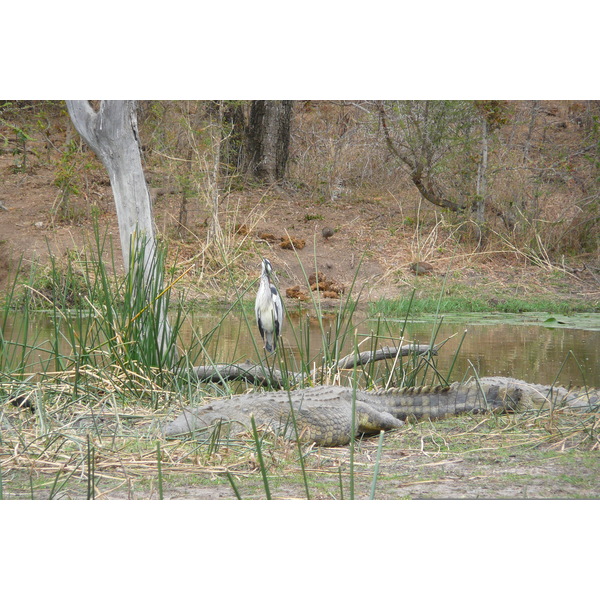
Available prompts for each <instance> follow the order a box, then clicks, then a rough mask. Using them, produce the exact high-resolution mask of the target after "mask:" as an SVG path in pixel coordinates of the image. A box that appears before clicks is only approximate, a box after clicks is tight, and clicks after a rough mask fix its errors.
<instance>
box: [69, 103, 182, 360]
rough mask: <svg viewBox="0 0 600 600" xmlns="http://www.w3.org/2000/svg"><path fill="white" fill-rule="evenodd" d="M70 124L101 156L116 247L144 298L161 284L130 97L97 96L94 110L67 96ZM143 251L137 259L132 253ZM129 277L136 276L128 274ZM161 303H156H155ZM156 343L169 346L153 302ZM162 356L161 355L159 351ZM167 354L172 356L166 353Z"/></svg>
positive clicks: (165, 324) (164, 348)
mask: <svg viewBox="0 0 600 600" xmlns="http://www.w3.org/2000/svg"><path fill="white" fill-rule="evenodd" d="M67 109H68V111H69V115H70V116H71V120H72V121H73V124H74V125H75V128H76V129H77V131H78V132H79V134H80V135H81V137H82V138H83V139H84V140H85V142H86V143H87V144H88V145H89V147H90V148H91V149H92V150H93V151H94V152H95V153H96V155H97V156H98V158H99V159H100V160H101V161H102V163H103V164H104V166H105V167H106V170H107V171H108V176H109V178H110V184H111V187H112V191H113V195H114V198H115V205H116V209H117V219H118V222H119V235H120V239H121V251H122V253H123V261H124V264H125V268H126V269H129V270H130V274H132V271H133V270H136V269H138V268H141V269H142V274H141V275H142V276H141V277H140V278H139V280H141V281H143V288H144V289H143V290H136V293H137V294H139V293H142V294H143V297H144V299H145V300H146V301H147V302H151V301H152V300H153V298H149V297H148V294H149V290H157V289H161V288H162V277H163V273H162V272H161V271H160V270H159V269H157V264H156V240H155V236H154V222H153V218H152V206H151V203H150V193H149V190H148V186H147V184H146V178H145V176H144V171H143V169H142V160H141V154H140V142H139V135H138V128H137V117H136V110H135V102H134V101H132V100H106V101H105V100H103V101H102V102H101V103H100V108H99V110H98V111H97V112H96V111H95V110H94V109H93V108H92V106H91V105H90V103H89V102H88V101H87V100H67ZM138 257H143V264H142V265H139V264H136V260H135V259H136V258H138ZM132 281H138V278H137V277H132ZM161 306H162V305H161ZM158 309H159V311H160V314H159V315H158V320H159V329H158V332H157V335H158V340H157V342H158V344H159V346H160V348H161V350H162V351H164V352H167V349H168V348H171V350H173V349H174V346H172V344H171V330H170V327H169V324H168V322H167V316H166V314H165V313H164V312H162V310H161V308H160V307H158ZM162 358H163V359H165V358H167V357H166V356H162ZM171 358H172V357H171Z"/></svg>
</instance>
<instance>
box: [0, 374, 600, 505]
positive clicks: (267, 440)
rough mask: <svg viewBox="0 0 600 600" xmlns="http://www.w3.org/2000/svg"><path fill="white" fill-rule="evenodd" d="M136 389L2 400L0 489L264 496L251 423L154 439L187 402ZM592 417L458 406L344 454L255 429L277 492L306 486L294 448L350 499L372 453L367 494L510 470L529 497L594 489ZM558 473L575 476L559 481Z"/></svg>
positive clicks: (464, 490) (461, 482) (21, 493)
mask: <svg viewBox="0 0 600 600" xmlns="http://www.w3.org/2000/svg"><path fill="white" fill-rule="evenodd" d="M113 388H114V385H113ZM5 391H10V390H9V389H7V388H6V386H5ZM151 393H158V394H159V395H160V399H159V406H158V407H156V408H150V407H149V406H147V407H144V403H143V398H144V397H146V396H148V395H149V394H151ZM130 396H131V394H129V397H130ZM42 398H43V399H44V402H43V404H42V403H41V402H39V401H38V400H41V399H42ZM140 398H141V400H140ZM140 398H138V399H137V400H136V401H133V399H132V400H128V398H127V396H126V395H124V392H123V391H122V390H121V391H119V390H117V389H110V390H109V389H107V392H106V393H105V394H104V395H102V396H98V395H90V394H86V393H82V394H81V395H80V396H78V397H75V398H74V397H73V390H72V387H71V386H69V385H68V384H66V383H64V382H63V383H55V384H52V383H44V384H39V385H37V386H35V388H32V391H31V394H30V399H31V400H33V403H34V405H35V406H36V407H38V410H37V411H36V414H35V415H31V413H30V412H29V411H27V410H18V409H16V408H15V407H13V406H12V405H11V404H10V403H9V402H5V403H4V404H3V405H2V407H1V408H0V411H1V412H0V419H1V423H2V429H1V430H0V435H1V436H2V445H1V449H0V472H1V476H2V492H3V496H4V498H6V499H9V498H28V497H33V498H40V499H44V498H82V497H86V496H90V495H91V497H94V498H96V499H100V498H108V499H110V498H157V497H158V495H159V487H160V489H164V491H165V497H174V496H177V497H190V498H194V497H203V498H217V497H228V498H233V497H234V492H233V488H232V487H231V485H230V484H229V479H228V478H232V480H233V481H234V485H235V487H236V490H238V492H239V493H240V495H241V496H242V497H243V498H264V489H263V485H262V479H261V472H260V468H259V460H258V457H257V451H256V444H255V442H254V440H253V438H252V435H251V434H250V433H248V434H243V435H240V436H236V437H235V438H232V439H228V440H226V439H216V438H215V439H213V440H208V441H203V442H201V441H198V440H192V439H184V440H164V439H161V436H160V434H159V427H160V424H161V423H164V422H165V421H166V420H168V419H169V415H170V414H171V415H172V414H173V413H172V411H171V410H170V409H168V408H167V406H169V405H171V406H173V405H177V404H178V403H186V402H187V401H185V400H183V399H181V398H178V397H175V396H170V395H169V394H168V393H166V392H164V391H161V390H156V389H151V388H148V387H146V386H144V387H143V393H142V394H141V396H140ZM50 399H52V401H51V402H50ZM148 404H149V403H148ZM43 406H46V407H47V408H45V409H44V408H43ZM175 412H177V411H175ZM9 423H10V425H9ZM599 426H600V416H599V415H598V413H590V414H581V413H574V412H567V411H554V412H553V413H548V412H540V413H535V414H523V415H479V416H469V415H465V416H457V417H454V418H450V419H446V420H442V421H436V422H428V421H424V422H418V423H412V424H407V425H406V426H405V427H404V428H403V429H402V430H398V431H396V432H391V433H388V434H386V436H385V441H384V446H383V452H382V454H381V457H380V459H379V460H377V458H376V454H377V449H378V443H377V440H376V439H375V438H365V439H364V440H362V441H360V442H357V444H356V445H355V450H354V455H353V457H351V454H350V449H349V448H347V447H342V448H319V447H315V446H303V447H301V448H300V449H299V448H298V447H297V445H296V444H295V443H293V442H290V441H289V440H285V439H282V438H280V437H276V436H273V435H272V434H269V433H266V434H261V435H262V444H261V449H262V457H263V460H264V462H265V465H266V471H267V473H268V477H269V481H270V486H271V488H272V491H273V497H275V498H305V497H306V492H305V487H304V485H305V484H304V482H303V475H302V465H301V464H300V459H299V450H300V451H301V452H302V456H303V459H304V472H305V473H306V477H307V482H308V487H309V490H310V495H311V497H312V498H338V499H339V498H348V497H349V496H350V472H351V470H352V481H353V486H354V491H355V497H357V498H367V497H369V489H370V486H371V484H372V480H373V474H374V470H375V465H376V464H377V465H378V469H379V479H378V484H377V493H376V498H399V497H465V498H467V497H473V496H474V494H479V496H480V497H507V496H508V497H510V495H511V493H512V494H515V495H517V494H516V492H515V491H514V490H513V492H511V491H510V490H511V489H512V488H511V487H510V485H509V483H510V481H512V479H514V478H515V477H517V478H518V477H521V478H523V480H525V479H526V480H527V481H528V485H529V490H530V496H529V497H548V498H550V497H557V496H558V497H564V496H565V495H566V496H567V497H578V496H584V497H598V496H600V487H599V484H598V481H600V479H598V477H597V476H598V467H594V466H592V465H593V464H600V463H599V461H598V460H597V452H598V450H599V449H600V433H599V431H600V430H599ZM157 442H158V443H159V446H157ZM159 451H160V470H161V475H160V476H159V465H158V452H159ZM90 452H91V454H90ZM90 457H91V458H90ZM568 476H570V477H572V478H573V481H574V482H575V483H572V484H569V486H568V487H567V488H565V487H564V485H563V483H564V482H563V479H564V478H565V477H568ZM577 478H579V479H577ZM534 488H535V490H536V491H535V492H534V491H533V489H534ZM565 490H566V491H565Z"/></svg>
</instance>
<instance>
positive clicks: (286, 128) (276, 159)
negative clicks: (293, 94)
mask: <svg viewBox="0 0 600 600" xmlns="http://www.w3.org/2000/svg"><path fill="white" fill-rule="evenodd" d="M291 119H292V101H291V100H256V101H254V102H252V106H251V108H250V123H249V126H248V135H247V141H248V155H247V156H248V158H247V167H246V170H247V171H248V172H249V173H250V174H252V175H254V176H255V177H258V178H259V179H262V180H264V181H268V182H270V183H272V182H276V181H281V180H282V179H283V178H284V177H285V169H286V166H287V160H288V153H289V145H290V127H291Z"/></svg>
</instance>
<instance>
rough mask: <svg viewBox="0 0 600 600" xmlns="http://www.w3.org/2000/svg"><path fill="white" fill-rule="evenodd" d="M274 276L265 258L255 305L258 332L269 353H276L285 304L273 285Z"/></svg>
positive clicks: (269, 263)
mask: <svg viewBox="0 0 600 600" xmlns="http://www.w3.org/2000/svg"><path fill="white" fill-rule="evenodd" d="M272 274H273V267H272V266H271V262H270V261H269V260H268V259H267V258H264V259H263V261H262V272H261V274H260V285H259V286H258V293H257V294H256V302H255V303H254V312H255V313H256V322H257V323H258V330H259V331H260V335H261V337H262V339H263V340H264V342H265V349H266V351H267V352H275V348H276V347H277V338H278V337H279V336H280V335H281V328H282V327H283V303H282V302H281V296H280V295H279V292H278V291H277V288H276V287H275V286H274V285H273V284H272V283H271V276H272Z"/></svg>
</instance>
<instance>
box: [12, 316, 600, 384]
mask: <svg viewBox="0 0 600 600" xmlns="http://www.w3.org/2000/svg"><path fill="white" fill-rule="evenodd" d="M355 317H356V318H355V320H354V323H355V326H356V330H357V333H358V338H357V339H358V341H359V342H360V341H361V340H364V342H363V344H362V345H361V350H368V349H370V346H369V341H368V339H367V337H368V335H369V334H370V333H371V332H373V331H375V330H377V329H378V331H379V335H380V337H381V338H383V339H382V340H381V343H380V346H383V345H392V344H393V343H394V341H395V340H397V339H398V337H399V334H400V331H401V329H402V326H403V322H401V321H396V320H389V319H388V320H385V321H381V322H379V324H378V322H377V321H376V320H368V319H366V318H364V317H362V318H361V317H358V316H357V315H355ZM547 317H548V315H527V316H526V317H525V318H521V319H520V320H516V319H513V318H511V317H510V316H507V315H501V316H499V317H494V316H492V315H489V316H487V317H486V316H482V315H455V316H449V317H445V318H444V320H443V322H442V325H441V327H439V330H438V333H437V336H436V340H435V341H436V343H440V342H442V341H444V340H446V339H447V338H450V339H449V340H448V341H447V343H446V344H445V345H444V346H443V347H442V348H441V349H440V351H439V355H438V360H437V364H438V368H439V371H440V372H441V373H442V374H446V373H447V372H448V369H449V368H450V364H451V362H452V361H453V360H454V355H455V352H456V350H457V348H458V346H459V344H460V341H461V339H462V337H463V332H464V331H465V329H466V330H467V333H466V336H465V337H464V340H463V343H462V347H461V350H460V353H459V356H458V359H457V361H456V364H455V366H454V370H453V375H452V379H453V380H456V379H462V378H463V377H464V376H465V374H469V375H470V374H472V373H473V370H472V368H473V367H474V368H475V369H476V370H477V372H478V374H479V375H480V376H482V377H483V376H490V375H502V376H510V377H516V378H518V379H524V380H526V381H530V382H532V383H544V384H552V383H554V382H555V381H557V380H558V382H560V383H561V384H563V385H588V386H592V387H600V315H578V316H576V317H568V318H565V320H564V324H560V323H553V325H557V326H553V327H547V326H544V323H543V321H544V319H546V318H547ZM51 318H52V317H51V316H50V315H47V314H36V315H35V316H34V317H33V318H30V322H29V343H30V344H31V343H32V340H33V338H34V337H35V340H36V344H37V345H38V349H37V350H36V352H35V353H32V354H31V358H30V360H31V361H32V363H33V364H32V365H31V371H36V370H38V371H39V370H44V369H40V367H39V364H35V363H34V361H36V362H37V361H39V357H40V356H42V357H43V355H44V354H45V352H44V351H45V349H46V350H50V348H51V342H50V341H49V340H50V338H51V337H52V335H53V331H54V328H53V325H52V321H51ZM220 318H221V317H220V315H215V314H194V315H191V316H190V317H188V319H187V321H186V323H185V325H184V327H183V329H182V336H181V344H180V345H181V346H182V347H183V348H186V347H188V346H189V345H190V344H191V343H192V341H193V340H194V339H197V337H198V336H205V335H206V334H207V333H208V332H210V331H211V330H212V329H213V327H214V325H215V324H216V323H218V321H219V320H220ZM289 318H290V319H291V325H290V322H289V321H288V322H286V325H285V327H284V337H283V347H284V349H285V351H286V352H287V353H288V355H289V357H290V358H292V361H291V364H292V365H293V358H294V357H295V359H296V360H297V361H299V352H298V347H297V343H296V340H295V339H294V336H293V334H292V329H294V330H295V331H296V332H297V334H298V335H299V332H300V331H301V330H303V329H304V328H303V326H302V324H301V321H302V323H304V322H305V321H306V320H307V319H308V317H307V316H306V315H304V316H298V315H296V316H291V317H289ZM309 321H310V330H309V331H310V335H309V343H310V346H309V347H310V354H309V356H310V357H311V359H312V360H314V361H316V362H317V363H319V358H320V355H321V352H320V348H321V346H322V344H321V340H322V332H321V329H320V327H319V324H318V322H317V321H316V319H312V320H311V319H309ZM248 322H249V327H248V326H247V325H246V321H245V319H244V318H243V316H242V315H240V314H230V315H228V317H227V318H226V319H225V320H224V321H223V323H222V325H221V327H220V328H219V329H218V331H216V332H215V334H214V335H213V336H212V339H211V340H210V342H209V343H208V344H207V353H208V355H209V356H210V358H211V360H212V361H214V362H216V363H227V362H231V363H237V362H243V361H244V360H250V361H252V362H259V361H260V359H261V357H262V356H263V354H262V343H261V340H260V336H259V334H258V330H257V327H256V324H255V323H254V320H253V316H252V315H249V316H248ZM333 325H334V321H333V317H331V318H325V319H324V330H325V333H326V334H327V333H328V332H329V331H330V330H331V329H332V328H333ZM21 326H22V323H19V315H18V314H15V315H14V317H13V319H12V321H11V322H9V323H7V324H6V326H5V328H4V331H3V336H4V339H5V340H11V339H12V340H14V339H16V338H18V337H19V335H22V332H21V333H20V328H21ZM434 329H436V330H437V329H438V325H436V323H435V322H434V321H433V320H428V319H419V318H414V319H412V320H411V321H409V322H408V323H407V326H406V330H405V336H404V337H405V342H404V343H409V342H416V343H420V344H428V343H429V342H430V340H431V336H432V332H433V331H434ZM386 337H389V338H390V339H385V338H386ZM392 338H393V339H392ZM59 347H60V351H61V352H63V353H65V354H67V353H68V345H67V344H66V342H65V341H64V340H61V341H60V343H59ZM352 347H353V339H352V335H351V334H349V335H348V338H347V339H346V341H345V343H344V346H343V347H342V349H341V351H340V355H341V356H343V355H344V354H347V353H350V352H351V350H352ZM13 349H14V347H13ZM11 362H12V361H11ZM205 362H207V363H208V362H209V361H208V360H206V361H205ZM288 362H290V361H288ZM13 364H14V363H13ZM49 370H53V367H52V365H50V367H49Z"/></svg>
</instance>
